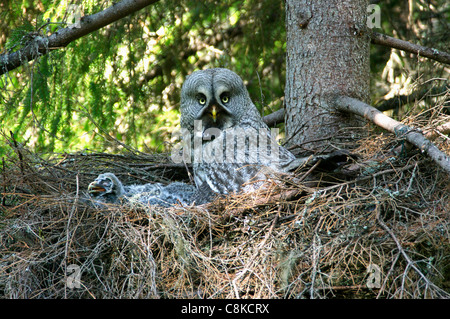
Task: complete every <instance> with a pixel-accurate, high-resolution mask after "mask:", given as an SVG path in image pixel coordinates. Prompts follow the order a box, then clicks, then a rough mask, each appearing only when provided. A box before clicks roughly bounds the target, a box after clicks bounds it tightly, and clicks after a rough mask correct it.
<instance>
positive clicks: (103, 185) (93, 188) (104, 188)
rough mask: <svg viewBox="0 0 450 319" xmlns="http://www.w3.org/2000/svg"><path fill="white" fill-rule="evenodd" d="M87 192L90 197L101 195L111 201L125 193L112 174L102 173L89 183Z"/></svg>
mask: <svg viewBox="0 0 450 319" xmlns="http://www.w3.org/2000/svg"><path fill="white" fill-rule="evenodd" d="M88 192H89V194H90V195H91V196H92V197H103V198H105V199H111V201H112V200H113V199H116V198H118V197H121V196H122V195H123V194H124V193H125V189H124V187H123V185H122V183H121V182H120V180H119V179H118V178H117V177H116V176H115V175H114V174H112V173H104V174H100V175H99V176H98V177H97V178H96V179H95V181H93V182H92V183H90V184H89V187H88Z"/></svg>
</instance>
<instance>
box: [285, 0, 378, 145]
mask: <svg viewBox="0 0 450 319" xmlns="http://www.w3.org/2000/svg"><path fill="white" fill-rule="evenodd" d="M367 5H368V1H362V0H330V1H316V0H300V1H299V0H287V1H286V29H287V30H286V31H287V48H286V51H287V52H286V53H287V58H286V92H285V98H286V115H285V122H286V135H287V140H288V141H289V142H288V144H289V145H290V146H292V145H302V144H303V143H306V142H307V141H308V144H307V146H308V148H309V149H310V150H313V151H316V152H321V151H327V146H328V144H329V143H330V141H329V140H330V139H331V138H333V140H334V142H336V141H342V142H344V141H345V142H346V143H348V142H350V143H352V142H354V141H356V140H358V139H359V138H360V136H358V134H356V132H357V131H358V130H355V127H361V126H362V125H364V121H363V120H362V119H361V118H357V117H354V116H346V115H345V114H342V113H339V112H335V111H334V109H333V108H332V107H331V106H329V105H328V104H327V101H326V96H328V95H330V94H336V95H345V96H351V97H354V98H357V99H360V100H362V101H368V98H369V78H370V65H369V57H370V52H369V48H370V32H369V31H367V27H366V18H367V15H366V14H367V13H366V9H367ZM345 128H351V129H349V130H348V132H345V131H346V130H345ZM359 131H361V130H359ZM341 133H347V134H346V135H347V136H344V134H342V135H340V134H341Z"/></svg>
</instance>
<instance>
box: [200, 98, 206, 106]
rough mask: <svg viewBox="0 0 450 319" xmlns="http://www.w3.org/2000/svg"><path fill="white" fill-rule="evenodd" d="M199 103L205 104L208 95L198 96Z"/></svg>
mask: <svg viewBox="0 0 450 319" xmlns="http://www.w3.org/2000/svg"><path fill="white" fill-rule="evenodd" d="M198 103H200V104H201V105H205V103H206V97H204V96H199V97H198Z"/></svg>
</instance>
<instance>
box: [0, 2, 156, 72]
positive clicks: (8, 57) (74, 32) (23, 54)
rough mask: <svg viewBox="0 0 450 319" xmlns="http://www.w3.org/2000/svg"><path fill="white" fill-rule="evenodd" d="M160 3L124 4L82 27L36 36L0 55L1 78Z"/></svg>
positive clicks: (83, 19) (82, 21)
mask: <svg viewBox="0 0 450 319" xmlns="http://www.w3.org/2000/svg"><path fill="white" fill-rule="evenodd" d="M157 1H158V0H122V1H120V2H118V3H116V4H113V5H112V6H110V7H109V8H106V9H105V10H103V11H100V12H97V13H94V14H92V15H89V16H83V17H81V19H80V26H79V27H74V28H71V27H68V28H64V29H61V30H58V31H56V32H55V33H53V34H51V35H50V36H48V37H47V36H42V35H36V36H34V37H32V39H31V40H30V41H28V42H27V43H26V44H25V46H24V47H22V48H21V49H19V50H17V51H15V52H7V53H4V54H2V55H0V75H2V74H4V73H7V72H9V71H11V70H14V69H15V68H17V67H19V66H21V65H22V64H25V63H26V62H29V61H32V60H34V59H35V58H37V57H39V56H42V55H45V54H47V53H48V52H49V51H52V50H56V49H60V48H63V47H66V46H67V45H68V44H69V43H71V42H73V41H75V40H77V39H79V38H81V37H83V36H85V35H87V34H89V33H91V32H94V31H96V30H98V29H101V28H103V27H104V26H107V25H108V24H111V23H113V22H115V21H117V20H120V19H122V18H124V17H126V16H128V15H130V14H132V13H134V12H136V11H139V10H141V9H143V8H145V7H146V6H148V5H151V4H153V3H155V2H157Z"/></svg>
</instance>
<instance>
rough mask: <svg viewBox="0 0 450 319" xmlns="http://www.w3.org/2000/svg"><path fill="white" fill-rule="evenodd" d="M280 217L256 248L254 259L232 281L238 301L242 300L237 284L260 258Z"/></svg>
mask: <svg viewBox="0 0 450 319" xmlns="http://www.w3.org/2000/svg"><path fill="white" fill-rule="evenodd" d="M278 217H279V214H277V215H276V216H275V218H274V219H273V222H272V225H271V226H270V229H269V231H268V232H267V234H266V236H265V237H264V239H263V241H262V242H261V243H260V244H259V245H258V247H257V248H256V251H255V253H254V254H253V255H252V257H251V258H250V260H249V261H248V262H247V263H246V264H245V266H244V269H243V270H242V271H241V272H239V273H238V274H237V275H236V277H234V279H233V280H232V281H231V283H232V285H233V289H234V295H235V298H236V299H240V298H239V291H238V288H237V284H236V282H237V281H238V280H240V279H241V277H243V276H244V275H245V274H246V273H247V272H248V271H249V269H250V267H251V265H252V263H253V261H254V260H255V259H256V257H257V256H258V254H259V252H260V251H261V249H262V248H263V247H264V245H265V244H266V242H267V239H268V238H269V237H270V236H271V235H272V231H273V229H274V227H275V225H276V224H277V222H278Z"/></svg>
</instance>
